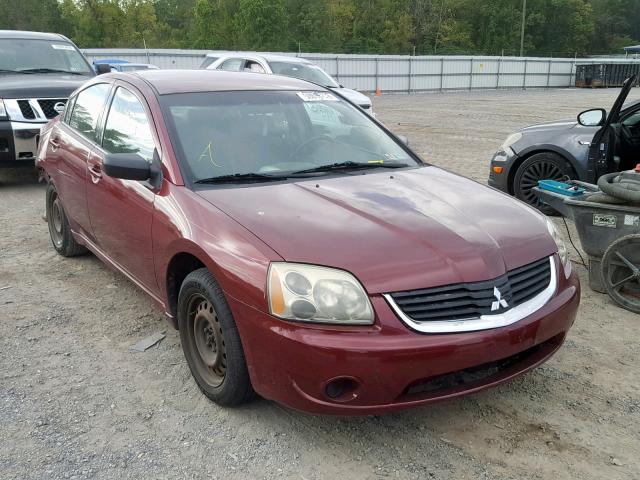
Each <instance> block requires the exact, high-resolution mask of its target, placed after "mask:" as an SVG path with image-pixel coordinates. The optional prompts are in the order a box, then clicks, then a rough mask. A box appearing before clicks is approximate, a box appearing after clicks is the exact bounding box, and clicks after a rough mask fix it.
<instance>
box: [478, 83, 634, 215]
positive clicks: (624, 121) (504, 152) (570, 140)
mask: <svg viewBox="0 0 640 480" xmlns="http://www.w3.org/2000/svg"><path fill="white" fill-rule="evenodd" d="M634 83H635V77H631V78H629V79H628V80H627V81H626V82H625V84H624V86H623V87H622V91H621V92H620V95H619V96H618V98H617V100H616V102H615V103H614V105H613V107H612V108H611V111H610V112H609V114H608V115H607V113H606V111H605V110H604V109H602V108H596V109H592V110H587V111H584V112H582V113H580V114H579V115H578V117H577V120H569V121H558V122H552V123H544V124H540V125H533V126H530V127H526V128H523V129H522V130H520V131H519V132H516V133H514V134H512V135H509V137H508V138H507V140H506V141H505V142H504V143H503V144H502V147H501V148H500V149H499V150H498V152H497V153H496V154H495V155H494V156H493V159H492V160H491V167H490V172H489V185H491V186H492V187H495V188H497V189H499V190H502V191H504V192H507V193H510V194H511V195H514V196H516V197H517V198H519V199H520V200H523V201H525V202H527V203H529V204H531V205H535V206H537V207H538V208H540V209H541V210H543V211H546V210H547V208H548V207H545V206H543V205H539V204H538V198H537V197H536V195H535V193H534V192H533V191H532V188H533V187H535V186H537V184H538V180H542V179H555V180H560V179H562V178H566V177H569V178H571V179H577V180H582V181H585V182H589V183H596V182H597V180H598V178H599V177H600V176H602V175H604V174H605V173H610V172H615V171H621V170H629V169H632V168H634V167H635V166H636V164H638V163H639V162H640V101H638V102H634V103H630V104H626V105H624V103H625V101H626V99H627V96H628V95H629V91H630V90H631V88H632V86H633V85H634Z"/></svg>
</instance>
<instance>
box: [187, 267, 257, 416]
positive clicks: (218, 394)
mask: <svg viewBox="0 0 640 480" xmlns="http://www.w3.org/2000/svg"><path fill="white" fill-rule="evenodd" d="M178 328H179V330H180V342H181V343H182V351H183V352H184V356H185V358H186V360H187V364H188V365H189V369H190V370H191V374H192V375H193V378H194V379H195V381H196V383H197V384H198V387H199V388H200V390H201V391H202V393H204V394H205V395H206V396H207V397H208V398H209V399H210V400H212V401H213V402H215V403H217V404H219V405H223V406H236V405H240V404H242V403H245V402H247V401H249V400H250V399H252V398H253V397H254V395H255V394H254V391H253V388H252V386H251V380H250V379H249V372H248V370H247V363H246V361H245V356H244V350H243V349H242V343H241V341H240V335H239V334H238V328H237V326H236V323H235V321H234V319H233V315H232V314H231V310H230V309H229V305H228V304H227V301H226V299H225V297H224V293H223V292H222V289H221V288H220V286H219V285H218V283H217V282H216V281H215V279H214V278H213V275H211V273H210V272H209V271H208V270H207V269H206V268H201V269H199V270H195V271H193V272H191V273H190V274H189V275H187V277H186V278H185V280H184V282H183V283H182V286H181V287H180V293H179V295H178Z"/></svg>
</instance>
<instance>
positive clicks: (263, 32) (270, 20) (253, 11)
mask: <svg viewBox="0 0 640 480" xmlns="http://www.w3.org/2000/svg"><path fill="white" fill-rule="evenodd" d="M288 20H289V19H288V13H287V9H286V5H285V2H284V0H240V4H239V8H238V11H237V12H236V14H235V15H234V17H233V24H234V27H235V31H236V34H237V44H238V46H239V47H240V48H248V49H252V50H285V49H286V48H287V46H288V44H289V42H288V40H287V26H288Z"/></svg>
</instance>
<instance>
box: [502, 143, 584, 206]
mask: <svg viewBox="0 0 640 480" xmlns="http://www.w3.org/2000/svg"><path fill="white" fill-rule="evenodd" d="M568 178H569V179H572V178H576V174H575V171H574V170H573V167H572V166H571V164H570V163H569V162H568V161H567V160H566V159H565V158H564V157H562V156H560V155H558V154H557V153H552V152H544V153H536V154H535V155H532V156H530V157H529V158H527V159H526V160H525V161H524V162H522V164H521V165H520V166H519V167H518V169H517V170H516V174H515V176H514V179H513V193H514V194H515V196H516V197H517V198H519V199H520V200H522V201H523V202H525V203H528V204H529V205H532V206H534V207H536V208H537V209H539V210H540V211H542V212H543V213H546V214H547V215H549V214H553V213H555V210H554V209H553V208H551V207H549V206H548V205H545V204H543V203H542V202H540V199H539V198H538V196H537V195H536V193H535V192H534V191H533V187H537V186H538V181H539V180H558V181H560V180H566V179H568Z"/></svg>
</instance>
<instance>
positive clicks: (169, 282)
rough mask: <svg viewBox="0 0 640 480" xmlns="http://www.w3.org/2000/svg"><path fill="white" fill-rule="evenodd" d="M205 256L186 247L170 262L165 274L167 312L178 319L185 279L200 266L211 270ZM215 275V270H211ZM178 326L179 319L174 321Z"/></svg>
mask: <svg viewBox="0 0 640 480" xmlns="http://www.w3.org/2000/svg"><path fill="white" fill-rule="evenodd" d="M204 258H205V257H204V256H203V255H202V254H201V253H199V252H194V251H193V250H191V249H189V250H187V249H184V250H181V251H179V252H177V253H175V254H174V255H173V256H172V257H171V259H170V260H169V263H168V264H167V268H166V271H165V274H164V281H165V288H166V298H167V306H166V308H167V312H168V313H169V314H170V315H171V316H172V317H173V318H174V319H176V318H177V317H176V315H177V307H178V295H179V294H180V287H181V286H182V283H183V282H184V279H185V278H186V277H187V275H189V274H190V273H191V272H193V271H195V270H198V269H200V268H207V269H208V270H209V271H211V268H209V266H208V265H207V263H208V262H205V261H204ZM211 273H212V275H214V276H215V273H214V272H211ZM174 326H176V328H177V321H176V322H175V323H174Z"/></svg>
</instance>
